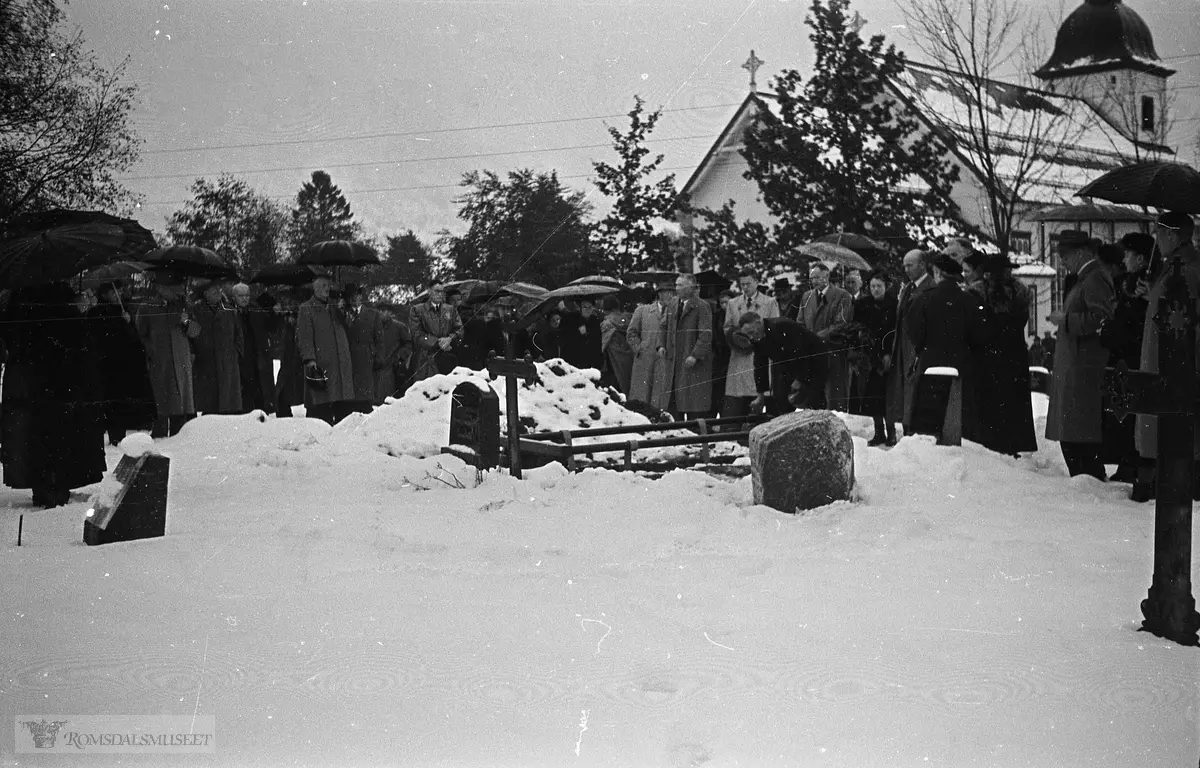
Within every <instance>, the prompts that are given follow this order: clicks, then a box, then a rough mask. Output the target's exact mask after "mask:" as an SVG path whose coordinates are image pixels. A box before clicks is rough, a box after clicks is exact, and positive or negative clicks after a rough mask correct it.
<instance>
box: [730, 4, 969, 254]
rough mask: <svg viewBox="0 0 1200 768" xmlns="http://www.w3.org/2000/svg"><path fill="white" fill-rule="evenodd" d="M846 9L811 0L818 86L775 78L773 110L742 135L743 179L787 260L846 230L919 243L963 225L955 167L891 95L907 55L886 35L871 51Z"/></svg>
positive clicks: (789, 75) (789, 76)
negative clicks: (937, 229)
mask: <svg viewBox="0 0 1200 768" xmlns="http://www.w3.org/2000/svg"><path fill="white" fill-rule="evenodd" d="M848 6H849V2H848V0H824V2H823V0H813V3H812V6H811V9H810V14H809V15H808V16H807V17H806V19H805V23H806V24H808V26H809V27H810V28H811V29H812V32H811V34H810V35H809V39H810V40H811V41H812V44H813V52H814V54H815V59H816V60H815V64H814V68H813V74H812V77H810V78H809V79H808V80H807V81H806V80H805V79H804V78H802V77H801V75H800V73H799V72H797V71H795V70H784V71H783V72H782V73H780V74H779V75H778V76H776V77H775V78H774V80H773V82H772V91H773V92H774V96H775V100H776V101H777V105H776V109H775V110H772V109H771V108H769V107H768V106H767V105H766V104H763V105H761V108H760V110H759V111H758V113H757V116H756V120H755V122H754V124H753V125H752V126H751V127H750V128H748V129H747V131H746V134H745V148H744V149H743V150H742V155H743V157H745V158H746V162H747V163H748V165H749V170H748V171H747V172H746V178H747V179H750V180H752V181H755V182H757V184H758V188H759V192H760V194H761V195H762V200H763V202H764V203H766V205H767V208H768V209H769V210H770V211H771V213H772V214H773V215H774V216H775V217H776V218H777V219H778V220H779V223H778V225H777V226H776V231H775V233H774V234H775V239H776V240H777V242H778V243H779V245H780V247H781V248H782V249H784V250H785V251H786V250H787V249H790V248H794V247H795V246H797V245H800V244H802V243H805V242H808V241H811V240H814V239H816V238H818V237H820V236H822V235H826V234H829V233H830V232H837V231H839V230H844V231H847V232H861V233H863V234H866V235H870V236H871V237H874V238H876V239H883V240H885V241H899V240H901V239H903V238H905V237H913V238H916V239H918V240H922V239H924V235H925V233H924V232H923V230H924V229H925V228H926V226H927V225H926V222H927V221H930V220H935V219H945V220H950V221H954V222H961V216H960V215H959V214H958V211H957V208H956V206H955V205H954V204H953V202H951V201H950V198H949V192H950V189H951V187H952V186H953V184H954V182H955V180H957V178H958V168H957V167H955V166H954V165H952V164H951V163H950V162H949V160H948V159H947V158H948V157H949V152H948V151H947V149H946V148H945V147H944V145H943V143H942V142H941V141H940V140H939V139H938V138H937V136H935V135H934V134H933V133H932V132H930V131H926V130H923V129H922V128H921V125H920V124H919V123H918V121H917V118H916V117H915V116H913V115H912V113H911V112H910V111H909V109H908V108H907V107H906V106H905V105H903V104H901V103H899V102H897V101H896V100H895V99H894V98H892V96H891V93H890V91H889V89H888V86H887V80H888V79H889V78H894V77H897V76H898V75H900V73H901V72H903V70H904V56H903V54H901V53H899V52H897V51H896V49H895V47H894V46H892V45H888V46H887V47H886V48H884V38H883V36H882V35H876V36H874V37H872V38H871V40H870V41H869V42H864V41H863V39H862V38H861V37H860V36H859V35H858V33H857V32H856V31H855V30H854V28H853V27H852V26H851V25H850V24H849V23H848V19H847V17H846V10H847V8H848ZM963 226H965V225H963Z"/></svg>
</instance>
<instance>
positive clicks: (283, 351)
mask: <svg viewBox="0 0 1200 768" xmlns="http://www.w3.org/2000/svg"><path fill="white" fill-rule="evenodd" d="M307 299H308V297H307V296H305V295H304V294H302V293H300V292H299V291H296V292H292V293H285V294H283V295H282V296H281V297H280V299H279V303H280V305H281V307H282V309H281V311H280V314H281V315H282V316H283V322H282V323H281V330H280V333H279V342H278V343H279V376H278V377H277V378H276V380H275V416H276V417H277V418H280V419H283V418H288V417H290V416H291V415H292V406H293V405H304V363H303V361H302V360H301V359H300V347H299V345H298V344H297V342H296V313H297V309H298V308H299V306H300V304H301V303H303V302H304V301H306V300H307Z"/></svg>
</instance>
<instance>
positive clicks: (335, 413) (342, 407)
mask: <svg viewBox="0 0 1200 768" xmlns="http://www.w3.org/2000/svg"><path fill="white" fill-rule="evenodd" d="M354 405H355V404H354V401H353V400H339V401H338V402H336V403H321V404H320V405H310V406H308V407H307V408H306V409H305V411H304V412H305V413H306V414H307V415H308V418H310V419H320V420H321V421H323V422H325V423H326V424H329V425H331V426H332V425H333V424H337V423H338V422H339V421H341V420H342V419H344V418H346V417H347V416H349V415H350V414H352V413H354V411H355V408H354Z"/></svg>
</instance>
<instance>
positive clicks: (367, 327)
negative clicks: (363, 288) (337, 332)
mask: <svg viewBox="0 0 1200 768" xmlns="http://www.w3.org/2000/svg"><path fill="white" fill-rule="evenodd" d="M347 319H348V320H349V324H348V325H347V327H346V338H347V340H348V341H349V342H350V361H351V365H352V367H353V368H354V399H355V400H357V401H358V402H360V403H371V404H372V405H374V404H375V403H376V402H382V399H377V398H376V393H375V373H376V371H377V370H378V369H379V368H378V366H379V363H380V361H381V360H382V359H383V357H384V354H383V334H384V328H385V323H384V319H383V314H382V313H381V312H380V311H379V310H377V309H372V308H371V307H362V308H361V309H359V310H358V312H357V313H352V314H350V315H349V316H348V318H347Z"/></svg>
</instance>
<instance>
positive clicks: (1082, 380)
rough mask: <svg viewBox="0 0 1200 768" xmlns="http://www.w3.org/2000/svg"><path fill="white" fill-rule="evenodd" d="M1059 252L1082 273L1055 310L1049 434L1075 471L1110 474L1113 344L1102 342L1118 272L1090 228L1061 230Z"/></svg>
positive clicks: (1101, 475) (1070, 469) (1066, 264)
mask: <svg viewBox="0 0 1200 768" xmlns="http://www.w3.org/2000/svg"><path fill="white" fill-rule="evenodd" d="M1058 257H1059V261H1060V262H1061V263H1062V265H1063V267H1064V268H1066V270H1067V271H1068V272H1070V273H1071V274H1074V275H1076V279H1075V281H1074V282H1073V285H1072V288H1071V290H1070V291H1068V292H1067V295H1066V298H1065V299H1063V304H1062V309H1060V310H1059V311H1057V312H1054V313H1053V314H1051V315H1050V322H1051V323H1053V324H1054V325H1056V326H1058V333H1057V340H1056V343H1055V349H1054V372H1053V374H1052V375H1051V377H1050V408H1049V411H1048V412H1047V414H1046V439H1047V440H1057V441H1058V443H1059V447H1060V448H1061V450H1062V454H1063V460H1064V461H1065V462H1066V464H1067V472H1069V473H1070V475H1071V476H1072V477H1074V476H1075V475H1091V476H1093V477H1095V478H1097V479H1099V480H1106V479H1107V476H1106V474H1105V471H1104V464H1103V463H1102V461H1101V458H1100V448H1101V441H1102V439H1103V430H1102V429H1101V423H1102V416H1103V402H1102V394H1101V392H1102V389H1103V387H1104V368H1105V366H1106V365H1108V350H1107V349H1106V348H1105V347H1104V345H1103V344H1101V343H1100V329H1101V328H1102V327H1103V325H1104V324H1105V323H1106V322H1109V321H1111V320H1112V317H1113V310H1114V305H1115V299H1116V296H1115V293H1114V289H1113V280H1112V272H1111V271H1110V270H1109V269H1108V268H1107V267H1105V266H1104V265H1103V264H1102V263H1100V261H1099V260H1098V259H1097V258H1096V257H1095V254H1094V253H1093V251H1092V243H1091V239H1090V238H1089V237H1088V235H1087V233H1086V232H1082V231H1080V230H1077V229H1068V230H1064V231H1062V232H1060V233H1059V235H1058Z"/></svg>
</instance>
